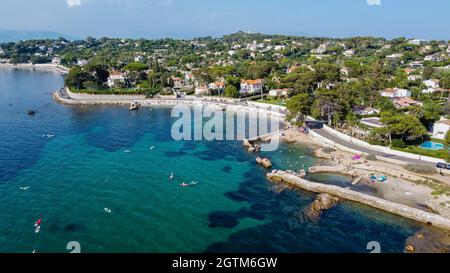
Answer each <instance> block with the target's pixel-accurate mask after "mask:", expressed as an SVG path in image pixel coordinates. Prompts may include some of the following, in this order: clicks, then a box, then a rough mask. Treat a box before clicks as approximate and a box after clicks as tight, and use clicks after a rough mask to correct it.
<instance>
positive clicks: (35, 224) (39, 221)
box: [34, 219, 42, 227]
mask: <svg viewBox="0 0 450 273" xmlns="http://www.w3.org/2000/svg"><path fill="white" fill-rule="evenodd" d="M41 223H42V219H39V220H37V221H36V223H34V226H35V227H38V226H39V225H40V224H41Z"/></svg>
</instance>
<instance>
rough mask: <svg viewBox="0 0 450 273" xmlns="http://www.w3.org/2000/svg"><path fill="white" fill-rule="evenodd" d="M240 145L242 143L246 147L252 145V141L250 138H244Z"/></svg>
mask: <svg viewBox="0 0 450 273" xmlns="http://www.w3.org/2000/svg"><path fill="white" fill-rule="evenodd" d="M242 145H243V146H244V147H246V148H247V149H248V148H251V147H253V145H252V143H251V142H250V140H248V139H244V140H243V141H242Z"/></svg>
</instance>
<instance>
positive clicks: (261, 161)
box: [256, 157, 272, 169]
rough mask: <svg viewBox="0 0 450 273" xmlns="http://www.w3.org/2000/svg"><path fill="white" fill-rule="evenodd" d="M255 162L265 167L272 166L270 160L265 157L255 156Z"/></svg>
mask: <svg viewBox="0 0 450 273" xmlns="http://www.w3.org/2000/svg"><path fill="white" fill-rule="evenodd" d="M256 163H258V164H259V165H261V166H263V167H264V168H266V169H270V168H272V162H270V160H269V159H267V158H260V157H257V158H256Z"/></svg>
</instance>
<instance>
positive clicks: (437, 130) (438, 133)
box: [433, 119, 450, 139]
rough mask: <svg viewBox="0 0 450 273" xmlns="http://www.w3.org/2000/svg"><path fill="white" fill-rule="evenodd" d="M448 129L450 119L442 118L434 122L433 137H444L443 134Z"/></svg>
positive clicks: (449, 127) (449, 128)
mask: <svg viewBox="0 0 450 273" xmlns="http://www.w3.org/2000/svg"><path fill="white" fill-rule="evenodd" d="M449 130H450V119H443V120H440V121H437V122H436V123H434V127H433V138H437V139H445V135H446V134H447V132H448V131H449Z"/></svg>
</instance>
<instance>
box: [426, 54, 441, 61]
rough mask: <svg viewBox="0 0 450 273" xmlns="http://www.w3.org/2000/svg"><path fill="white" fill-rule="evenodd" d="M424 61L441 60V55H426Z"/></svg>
mask: <svg viewBox="0 0 450 273" xmlns="http://www.w3.org/2000/svg"><path fill="white" fill-rule="evenodd" d="M424 60H425V61H430V62H442V57H441V56H439V55H436V54H435V55H428V56H426V57H425V58H424Z"/></svg>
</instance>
